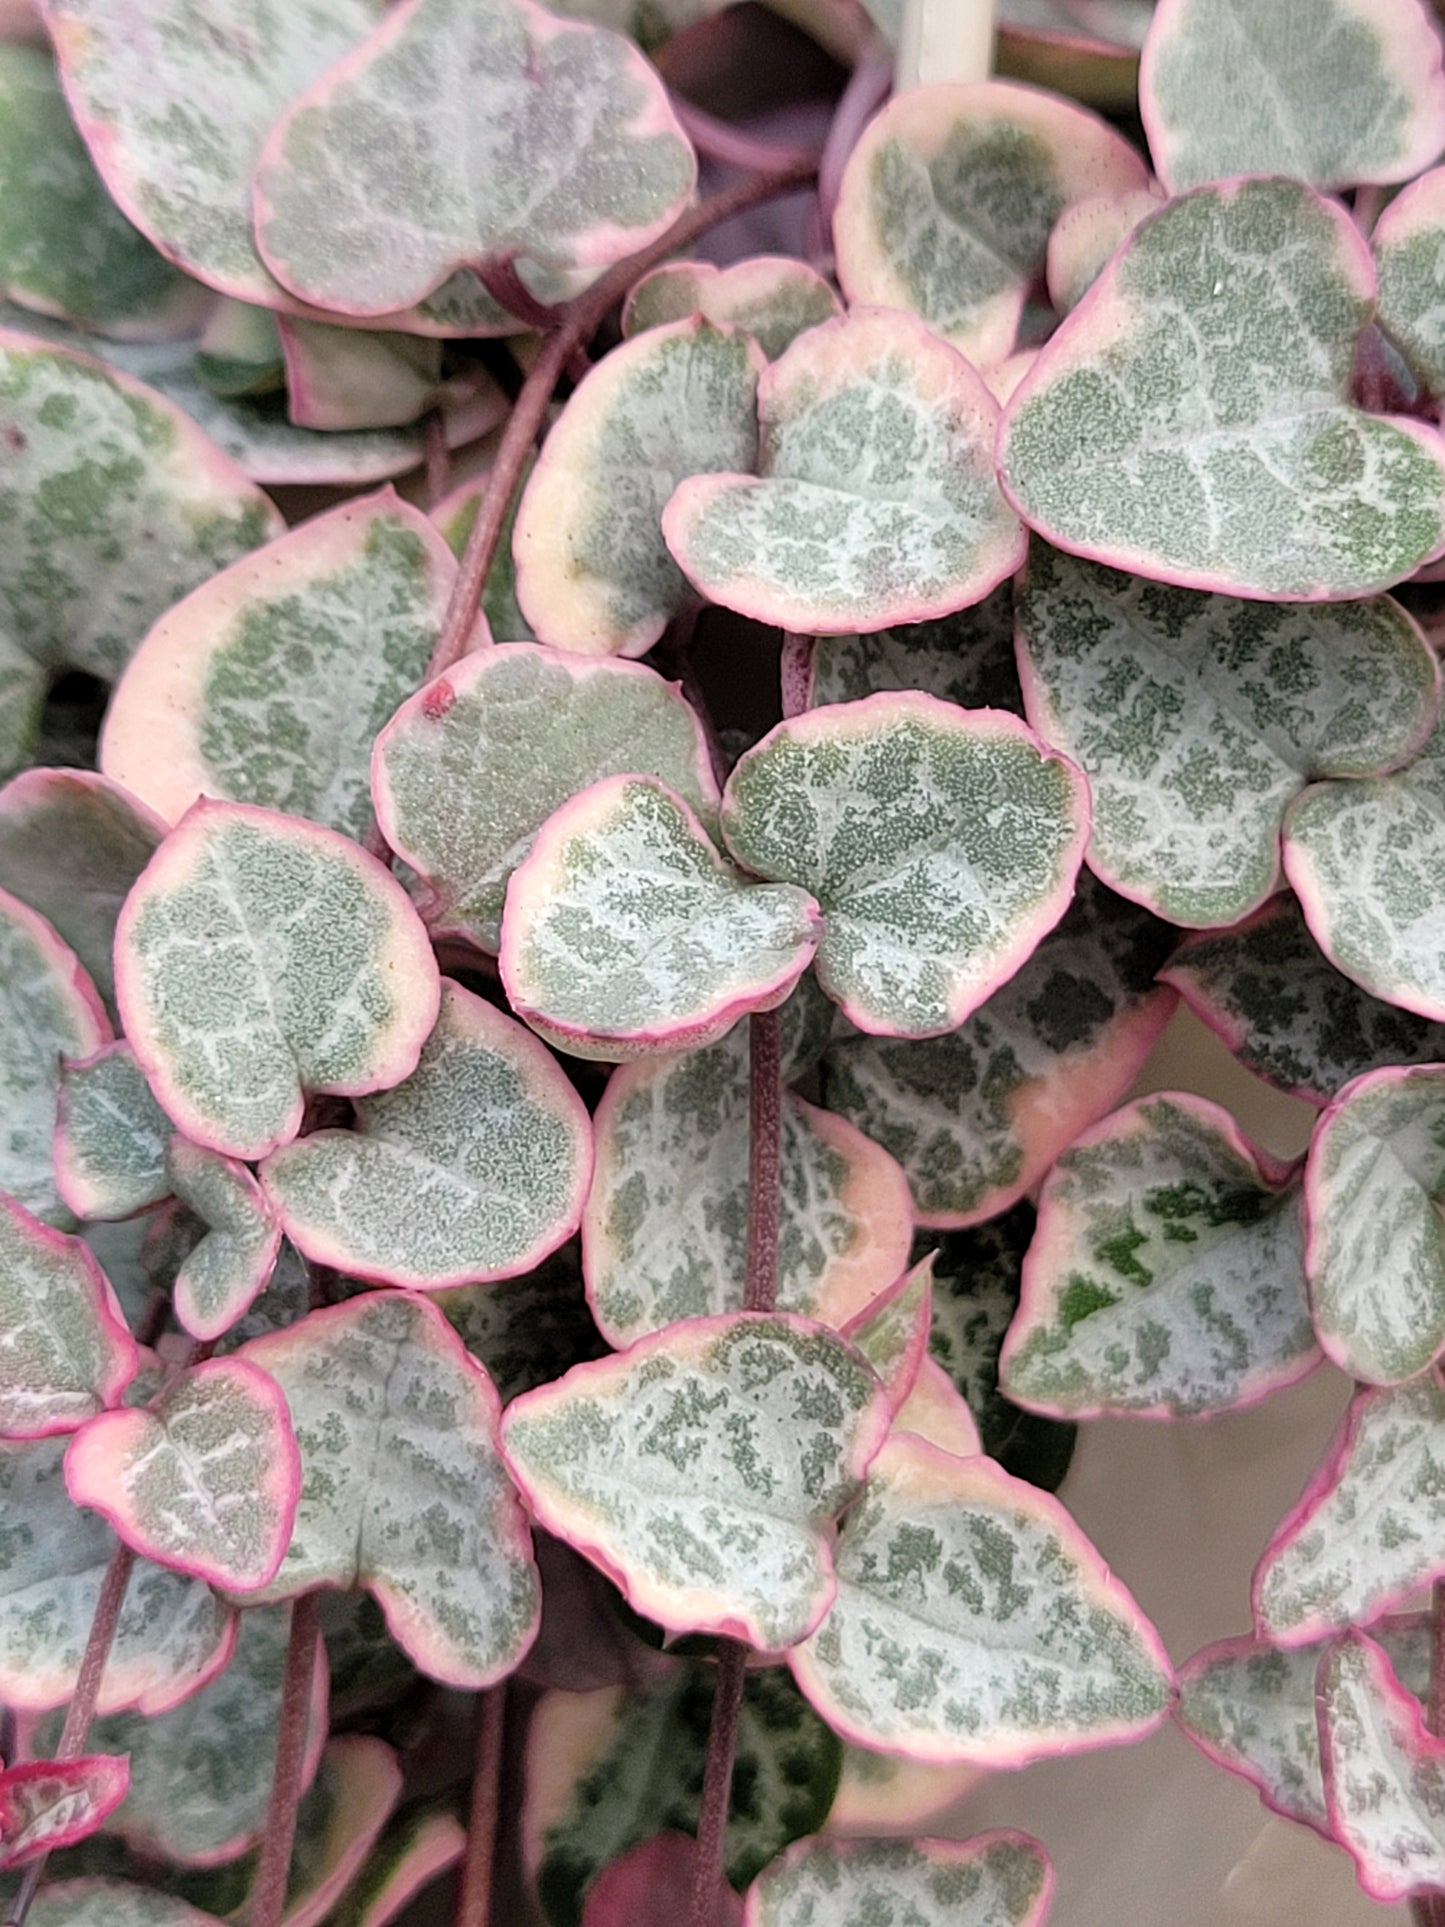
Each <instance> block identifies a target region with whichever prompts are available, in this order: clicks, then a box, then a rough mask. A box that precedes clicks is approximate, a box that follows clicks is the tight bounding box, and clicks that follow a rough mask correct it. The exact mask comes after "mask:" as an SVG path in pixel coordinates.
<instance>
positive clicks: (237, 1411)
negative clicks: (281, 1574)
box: [65, 1358, 301, 1593]
mask: <svg viewBox="0 0 1445 1927" xmlns="http://www.w3.org/2000/svg"><path fill="white" fill-rule="evenodd" d="M65 1485H66V1490H67V1491H68V1492H69V1494H70V1496H71V1498H72V1499H73V1500H74V1501H75V1503H76V1504H77V1505H84V1506H90V1507H91V1508H92V1509H93V1510H94V1511H96V1512H99V1513H100V1514H101V1515H102V1517H104V1518H105V1519H107V1520H108V1521H109V1522H110V1524H111V1525H112V1526H113V1527H114V1529H115V1531H116V1532H117V1533H118V1534H119V1535H120V1537H121V1538H122V1539H123V1540H124V1541H125V1543H126V1544H127V1545H128V1546H130V1547H131V1549H132V1551H135V1552H139V1553H141V1554H143V1555H144V1557H146V1558H147V1559H153V1560H154V1561H155V1562H156V1563H157V1564H158V1565H162V1566H170V1567H172V1568H173V1569H174V1570H176V1571H178V1572H188V1573H192V1574H194V1575H195V1577H197V1578H198V1579H205V1580H207V1581H208V1582H209V1583H210V1584H211V1585H213V1586H225V1587H229V1588H230V1590H231V1591H232V1592H243V1593H244V1592H254V1591H257V1590H259V1589H260V1588H261V1587H263V1586H266V1585H269V1584H270V1582H271V1580H272V1579H274V1578H275V1576H276V1572H277V1569H278V1567H279V1566H280V1564H281V1559H282V1555H283V1554H284V1553H285V1550H286V1547H287V1545H288V1543H289V1542H290V1538H291V1527H292V1523H293V1521H294V1519H295V1516H296V1501H297V1497H298V1495H299V1493H300V1489H301V1455H300V1453H299V1452H298V1451H297V1449H296V1439H295V1436H294V1434H293V1432H292V1429H291V1416H290V1413H289V1411H288V1410H287V1406H286V1399H285V1396H284V1394H283V1393H282V1391H281V1388H280V1386H279V1385H277V1383H276V1382H275V1380H274V1379H272V1378H269V1377H268V1376H267V1375H266V1373H265V1372H263V1371H261V1370H260V1369H259V1368H258V1367H257V1366H255V1365H253V1364H251V1363H249V1362H248V1361H247V1360H245V1359H240V1358H214V1359H210V1360H209V1361H207V1362H206V1363H205V1364H201V1365H196V1366H193V1367H192V1368H191V1369H190V1370H189V1371H185V1372H180V1373H178V1374H177V1375H176V1377H175V1378H173V1379H171V1380H170V1381H169V1383H168V1384H167V1385H166V1386H165V1388H164V1390H163V1391H162V1392H161V1394H160V1396H159V1398H157V1399H156V1400H155V1401H154V1403H153V1404H151V1405H148V1406H141V1407H136V1408H130V1409H126V1410H123V1411H116V1412H105V1413H102V1414H101V1416H100V1417H99V1418H95V1419H92V1420H91V1421H90V1423H89V1424H88V1425H86V1426H84V1427H83V1428H82V1429H81V1430H80V1431H79V1432H77V1433H76V1435H75V1437H74V1439H72V1441H71V1443H70V1448H69V1450H68V1451H67V1452H66V1455H65Z"/></svg>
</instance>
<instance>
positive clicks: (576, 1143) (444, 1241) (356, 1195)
mask: <svg viewBox="0 0 1445 1927" xmlns="http://www.w3.org/2000/svg"><path fill="white" fill-rule="evenodd" d="M356 1121H357V1128H356V1129H355V1130H354V1131H316V1132H313V1133H312V1134H311V1135H310V1136H309V1137H305V1138H302V1139H301V1140H300V1141H299V1142H297V1143H295V1144H289V1145H286V1146H284V1147H283V1148H282V1149H281V1150H279V1151H274V1152H273V1153H272V1154H271V1156H270V1157H269V1158H267V1160H266V1162H265V1164H264V1165H263V1166H262V1171H261V1176H262V1182H263V1183H264V1185H265V1188H266V1195H267V1196H268V1198H269V1199H270V1200H271V1203H272V1205H273V1206H274V1208H275V1210H276V1211H277V1213H278V1214H279V1216H280V1219H281V1222H282V1224H283V1225H284V1227H285V1229H286V1232H287V1235H288V1236H289V1237H290V1238H291V1239H292V1241H293V1242H294V1243H295V1244H296V1245H297V1246H299V1247H300V1249H301V1250H302V1251H304V1252H305V1253H306V1255H307V1256H308V1257H309V1258H312V1259H314V1260H316V1261H317V1262H318V1263H320V1264H326V1265H333V1266H335V1267H337V1268H338V1269H339V1270H343V1271H347V1272H349V1273H350V1274H351V1275H352V1276H353V1277H357V1278H368V1279H374V1280H378V1281H380V1282H381V1283H384V1284H397V1285H408V1286H412V1287H416V1288H420V1289H423V1290H430V1289H435V1288H436V1287H438V1286H443V1285H461V1284H466V1283H469V1282H471V1281H473V1280H478V1279H489V1278H508V1277H513V1276H515V1275H516V1274H518V1273H521V1272H525V1271H528V1270H530V1269H531V1268H532V1267H533V1266H534V1265H536V1264H539V1263H540V1262H541V1260H542V1259H543V1258H545V1257H546V1256H547V1255H548V1254H549V1253H550V1252H552V1251H555V1250H556V1249H557V1247H558V1246H559V1245H561V1244H563V1243H564V1242H565V1241H566V1240H567V1239H568V1238H570V1237H571V1235H572V1233H573V1232H574V1231H575V1230H576V1229H577V1226H578V1222H579V1221H580V1219H581V1216H582V1204H583V1200H584V1198H585V1197H586V1195H587V1187H588V1184H589V1182H590V1180H591V1176H592V1127H591V1123H590V1121H589V1119H588V1116H587V1110H586V1106H585V1105H584V1104H583V1102H582V1100H581V1098H580V1097H579V1096H578V1095H577V1093H576V1091H575V1090H574V1089H573V1087H572V1085H571V1083H570V1082H569V1081H568V1079H567V1076H566V1074H565V1072H564V1071H563V1070H562V1068H561V1066H560V1065H559V1064H558V1063H557V1061H556V1059H555V1058H554V1057H553V1056H552V1054H551V1052H550V1051H548V1050H547V1049H546V1047H545V1046H544V1045H543V1044H541V1043H539V1042H538V1040H537V1039H536V1038H535V1037H533V1036H532V1034H531V1032H530V1031H527V1030H525V1029H524V1028H523V1027H522V1025H521V1024H518V1023H516V1022H515V1021H514V1020H513V1019H512V1018H510V1017H507V1016H505V1015H504V1014H503V1013H502V1012H501V1011H499V1010H497V1009H496V1008H495V1007H494V1006H493V1005H491V1004H488V1003H485V1002H483V1000H482V999H481V998H480V997H476V996H474V995H473V994H472V993H471V991H469V990H463V989H461V987H460V986H459V985H457V984H454V983H452V982H450V981H449V980H448V981H447V982H445V983H444V984H443V986H442V1004H441V1015H440V1016H439V1017H438V1019H437V1023H436V1028H435V1029H434V1030H433V1031H432V1034H431V1036H430V1037H429V1038H428V1039H427V1041H426V1043H425V1044H424V1045H423V1047H422V1053H421V1061H420V1063H419V1064H418V1065H417V1068H416V1069H415V1071H413V1072H412V1074H411V1076H410V1077H408V1078H406V1079H405V1080H404V1082H402V1083H400V1084H398V1085H397V1086H396V1087H395V1088H394V1089H393V1090H389V1091H385V1092H382V1093H381V1094H379V1095H378V1096H375V1097H369V1098H363V1099H361V1100H360V1101H359V1102H358V1103H357V1106H356Z"/></svg>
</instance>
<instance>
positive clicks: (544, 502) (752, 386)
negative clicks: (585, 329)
mask: <svg viewBox="0 0 1445 1927" xmlns="http://www.w3.org/2000/svg"><path fill="white" fill-rule="evenodd" d="M763 365H764V364H763V356H762V351H761V349H760V348H759V347H758V346H757V344H756V343H755V342H753V341H752V340H750V339H749V338H748V336H746V335H744V334H741V333H738V332H735V331H734V330H733V329H731V328H728V329H721V328H716V327H714V326H713V325H712V323H711V322H709V321H704V320H702V319H696V320H683V321H678V322H675V323H673V324H672V325H670V326H668V327H665V328H652V329H649V330H648V331H647V332H646V333H644V334H643V335H641V336H639V337H638V339H636V340H634V341H630V342H626V343H624V344H623V345H622V346H621V347H620V348H616V349H614V350H613V352H612V353H611V354H610V355H607V356H606V357H605V358H604V359H603V360H602V361H600V362H599V363H598V365H597V366H596V367H595V368H594V369H592V370H591V372H590V373H589V374H588V375H587V377H586V378H585V380H583V381H582V382H581V383H579V385H578V387H577V390H576V392H575V394H574V395H573V396H572V398H571V400H570V401H569V402H568V403H567V406H566V408H565V409H564V410H563V411H562V414H561V416H560V418H559V419H558V421H557V423H556V425H555V426H554V427H553V429H552V431H551V433H550V434H549V435H548V437H547V439H546V441H545V442H544V444H543V446H542V454H541V457H540V459H539V460H538V462H537V465H536V467H535V468H534V469H533V471H532V474H531V477H530V479H529V480H528V482H527V486H526V488H525V489H524V490H523V493H522V499H521V505H520V507H519V508H518V511H517V516H516V522H515V525H514V529H513V536H512V553H513V555H514V557H515V559H516V572H517V573H516V585H517V600H518V602H519V603H520V605H521V608H522V611H523V613H524V615H525V616H526V619H527V621H528V622H529V623H530V624H531V626H532V628H533V629H534V630H535V631H536V633H537V634H538V635H539V636H540V637H542V639H543V640H544V641H545V642H549V643H552V644H554V645H555V646H556V647H557V648H559V649H568V650H573V651H575V652H576V653H578V654H580V655H593V656H596V655H623V656H640V655H642V654H643V653H644V652H645V651H646V650H648V649H650V648H651V647H652V645H653V643H655V642H656V641H657V639H658V637H659V636H660V635H661V634H662V632H663V630H664V629H665V628H666V626H667V624H668V622H669V621H670V620H671V618H672V617H674V616H676V615H677V614H679V613H680V611H682V610H683V609H685V608H687V607H688V606H689V605H691V604H692V603H693V602H694V601H695V597H694V595H693V591H692V588H691V586H690V585H689V583H688V582H687V581H686V580H685V578H684V576H683V574H682V571H681V570H680V569H679V568H678V565H677V563H676V562H675V561H674V560H673V558H672V556H671V555H669V553H668V548H667V544H666V543H665V542H664V541H663V536H662V512H663V510H664V509H665V508H666V507H667V504H668V501H669V498H670V497H671V496H672V494H673V491H674V490H675V489H676V488H677V487H678V485H679V483H681V482H683V481H684V480H685V479H686V478H687V477H688V476H693V475H710V474H717V473H720V472H726V471H730V470H739V469H741V470H751V468H752V467H753V464H754V462H755V461H756V459H757V450H758V423H757V412H756V398H757V384H758V376H759V374H760V372H761V371H762V368H763Z"/></svg>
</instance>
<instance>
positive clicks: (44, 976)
mask: <svg viewBox="0 0 1445 1927" xmlns="http://www.w3.org/2000/svg"><path fill="white" fill-rule="evenodd" d="M109 1036H110V1025H109V1024H108V1023H107V1021H106V1017H105V1012H104V1011H103V1010H102V1008H101V1004H100V999H99V997H97V995H96V993H95V989H94V986H93V985H92V984H91V982H90V980H89V978H88V977H87V976H86V974H85V972H84V971H83V970H82V969H81V967H80V965H79V964H78V963H77V962H76V959H75V953H74V952H73V951H72V950H70V949H68V948H67V947H66V945H65V944H63V943H62V942H61V941H60V939H59V937H58V936H57V935H56V934H55V932H54V930H52V929H51V927H50V925H49V924H48V923H47V922H46V921H45V919H44V918H43V917H38V916H36V914H35V912H34V911H33V910H29V909H27V908H26V906H25V905H24V904H23V903H20V902H19V901H18V900H17V899H16V898H14V897H12V896H8V895H7V894H6V893H5V891H3V890H0V1094H3V1106H4V1125H3V1128H0V1193H4V1194H6V1195H8V1196H9V1197H11V1198H13V1199H15V1200H16V1201H17V1202H19V1203H21V1204H24V1205H27V1206H28V1207H29V1208H30V1209H31V1210H32V1211H34V1212H35V1213H36V1215H37V1216H38V1217H41V1218H43V1219H46V1220H47V1221H53V1222H55V1223H57V1224H62V1225H68V1224H70V1223H72V1222H73V1220H72V1219H71V1217H70V1214H69V1212H68V1211H67V1209H66V1207H65V1205H64V1203H63V1202H62V1199H61V1193H60V1191H59V1188H58V1186H57V1183H56V1177H55V1172H54V1170H53V1169H52V1166H51V1140H52V1138H53V1136H54V1133H55V1118H56V1110H57V1106H58V1103H59V1092H60V1078H61V1069H60V1065H61V1059H62V1058H63V1057H90V1056H92V1055H93V1054H94V1053H95V1052H96V1051H97V1050H99V1049H100V1048H101V1046H102V1045H103V1044H105V1043H106V1041H107V1040H108V1038H109Z"/></svg>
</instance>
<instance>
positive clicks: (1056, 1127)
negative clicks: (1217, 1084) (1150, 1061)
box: [823, 873, 1174, 1225]
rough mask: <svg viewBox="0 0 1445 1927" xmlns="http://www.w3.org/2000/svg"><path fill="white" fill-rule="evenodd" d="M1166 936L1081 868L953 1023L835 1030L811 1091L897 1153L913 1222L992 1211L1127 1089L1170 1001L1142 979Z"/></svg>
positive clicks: (945, 1221) (1167, 944) (973, 1217)
mask: <svg viewBox="0 0 1445 1927" xmlns="http://www.w3.org/2000/svg"><path fill="white" fill-rule="evenodd" d="M1172 937H1173V933H1172V932H1170V931H1168V930H1167V929H1166V928H1165V927H1164V925H1162V924H1160V923H1158V922H1156V920H1155V919H1154V918H1153V917H1152V916H1150V915H1149V914H1148V913H1147V911H1144V910H1140V909H1137V908H1136V907H1135V906H1134V905H1133V904H1130V903H1125V902H1123V901H1122V900H1121V899H1119V898H1117V897H1112V896H1110V895H1109V893H1108V892H1107V891H1105V890H1104V889H1103V888H1102V887H1101V886H1100V885H1098V884H1097V883H1095V882H1094V880H1093V878H1092V877H1090V876H1089V875H1087V873H1085V874H1083V875H1082V876H1081V877H1080V880H1079V888H1078V891H1077V893H1076V895H1075V897H1074V901H1073V903H1072V904H1071V905H1070V907H1069V909H1068V912H1067V913H1066V915H1065V916H1064V919H1063V921H1062V922H1061V923H1059V924H1058V925H1056V927H1055V928H1054V929H1053V930H1051V931H1050V932H1049V934H1048V935H1047V936H1046V937H1045V938H1044V939H1043V941H1042V942H1041V943H1040V944H1039V946H1038V948H1037V949H1036V950H1035V951H1034V953H1033V955H1032V956H1031V957H1030V958H1029V960H1028V962H1027V963H1025V964H1024V966H1023V967H1022V969H1021V970H1019V972H1018V973H1017V975H1016V976H1014V977H1012V978H1011V979H1010V980H1009V981H1008V983H1006V984H1004V985H1003V986H1002V987H1001V988H1000V989H998V990H996V991H995V992H994V994H993V995H992V996H991V997H990V998H989V999H988V1001H987V1003H985V1004H983V1005H982V1006H981V1007H980V1008H979V1009H977V1010H975V1011H974V1013H973V1015H972V1016H971V1017H969V1018H968V1019H967V1020H966V1021H965V1022H964V1023H963V1024H962V1025H961V1026H960V1028H959V1029H957V1030H953V1031H949V1032H947V1033H946V1034H945V1035H943V1036H941V1037H934V1038H929V1039H927V1040H925V1041H923V1042H917V1043H916V1042H912V1041H907V1040H902V1041H900V1040H895V1039H890V1038H878V1037H870V1036H868V1035H866V1034H865V1033H863V1032H855V1033H853V1034H852V1035H847V1034H845V1035H843V1036H836V1037H835V1038H834V1039H833V1042H832V1043H831V1044H830V1046H829V1048H828V1054H827V1056H826V1057H825V1059H824V1061H823V1094H824V1099H825V1101H826V1102H827V1104H828V1106H829V1107H830V1109H833V1110H836V1111H837V1112H838V1113H839V1115H840V1116H842V1117H846V1118H847V1119H849V1121H850V1122H852V1123H854V1124H856V1125H857V1126H858V1127H859V1128H860V1130H863V1131H865V1132H866V1133H867V1134H868V1136H869V1137H871V1138H873V1139H875V1140H876V1142H877V1143H879V1144H881V1145H882V1146H883V1147H884V1149H885V1150H888V1151H891V1152H892V1154H893V1156H894V1157H896V1158H897V1159H898V1161H899V1163H900V1164H901V1165H902V1166H903V1169H904V1170H905V1172H906V1173H907V1174H908V1181H909V1184H910V1185H911V1187H912V1191H913V1201H914V1206H915V1209H916V1212H917V1216H918V1220H919V1222H920V1223H921V1224H929V1225H967V1224H976V1223H978V1222H979V1221H980V1220H981V1219H984V1218H991V1217H994V1216H996V1215H997V1213H998V1212H1000V1211H1004V1210H1007V1209H1008V1207H1009V1206H1010V1205H1012V1204H1014V1203H1015V1202H1016V1201H1017V1200H1018V1199H1019V1198H1021V1197H1022V1196H1023V1195H1024V1194H1025V1193H1026V1192H1028V1191H1031V1190H1032V1189H1033V1187H1034V1186H1035V1185H1036V1184H1037V1183H1038V1181H1039V1179H1040V1178H1041V1177H1042V1176H1043V1174H1044V1172H1045V1171H1046V1170H1047V1169H1048V1167H1049V1165H1050V1164H1052V1163H1053V1161H1054V1159H1055V1158H1056V1157H1057V1156H1058V1155H1059V1153H1060V1151H1062V1150H1065V1149H1066V1148H1067V1147H1068V1146H1069V1145H1070V1144H1071V1143H1072V1142H1073V1140H1074V1139H1075V1138H1076V1137H1077V1136H1078V1134H1079V1132H1080V1131H1081V1130H1083V1129H1084V1128H1085V1127H1086V1126H1087V1125H1090V1124H1092V1123H1093V1122H1094V1121H1095V1119H1096V1118H1098V1117H1100V1116H1102V1114H1103V1113H1104V1112H1105V1111H1107V1110H1108V1109H1109V1108H1110V1106H1111V1105H1112V1104H1115V1103H1117V1102H1118V1100H1119V1099H1120V1098H1121V1097H1122V1096H1123V1095H1124V1093H1125V1091H1126V1090H1127V1089H1128V1088H1129V1086H1130V1084H1132V1083H1133V1081H1134V1078H1135V1077H1136V1076H1137V1074H1138V1072H1139V1070H1140V1068H1141V1066H1142V1065H1143V1062H1144V1060H1145V1058H1146V1057H1147V1056H1148V1054H1149V1051H1150V1049H1151V1047H1152V1046H1153V1044H1154V1041H1155V1039H1156V1038H1157V1037H1158V1035H1159V1033H1160V1031H1161V1030H1162V1029H1163V1028H1164V1025H1165V1024H1166V1023H1167V1021H1168V1019H1169V1015H1170V1012H1171V1011H1172V1010H1173V1008H1174V999H1173V997H1172V996H1171V995H1170V994H1169V992H1168V991H1167V990H1161V989H1160V987H1159V986H1158V985H1157V984H1156V983H1155V981H1154V975H1155V972H1156V971H1157V969H1158V968H1159V965H1160V964H1161V963H1163V962H1164V960H1165V958H1166V957H1167V956H1168V954H1169V950H1170V948H1171V944H1172Z"/></svg>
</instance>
